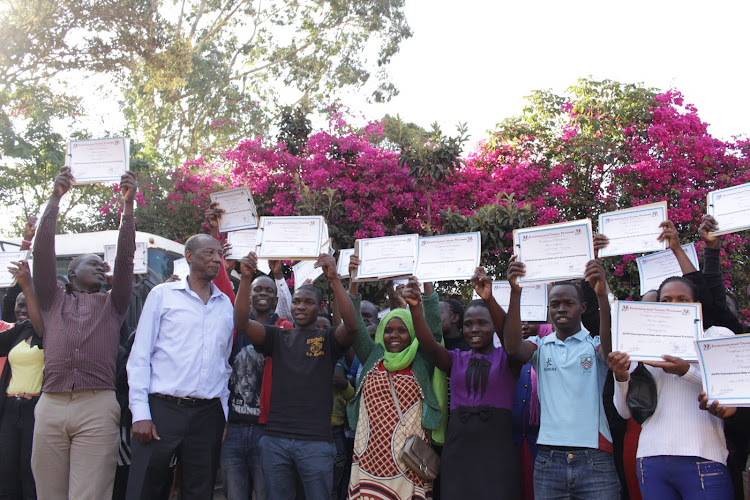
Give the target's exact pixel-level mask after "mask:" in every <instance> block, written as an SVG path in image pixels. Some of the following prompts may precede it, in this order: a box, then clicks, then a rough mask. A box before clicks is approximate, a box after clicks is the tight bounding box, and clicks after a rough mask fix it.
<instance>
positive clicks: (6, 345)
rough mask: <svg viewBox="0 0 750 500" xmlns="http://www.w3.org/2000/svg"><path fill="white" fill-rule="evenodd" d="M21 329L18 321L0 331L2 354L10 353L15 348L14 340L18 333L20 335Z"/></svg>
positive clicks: (0, 350) (0, 351)
mask: <svg viewBox="0 0 750 500" xmlns="http://www.w3.org/2000/svg"><path fill="white" fill-rule="evenodd" d="M20 329H21V326H20V324H19V323H16V324H15V325H13V326H12V327H10V328H8V329H7V330H4V331H2V332H0V356H7V355H8V353H9V352H10V350H11V349H12V348H13V340H14V339H15V338H16V335H18V332H19V331H20ZM6 363H7V361H6Z"/></svg>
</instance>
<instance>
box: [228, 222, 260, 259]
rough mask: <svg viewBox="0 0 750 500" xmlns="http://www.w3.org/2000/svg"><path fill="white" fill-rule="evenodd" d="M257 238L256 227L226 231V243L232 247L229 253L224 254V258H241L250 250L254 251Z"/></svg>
mask: <svg viewBox="0 0 750 500" xmlns="http://www.w3.org/2000/svg"><path fill="white" fill-rule="evenodd" d="M257 238H258V230H257V229H241V230H239V231H232V232H230V233H227V243H229V244H230V245H232V248H231V249H230V250H229V254H228V255H225V256H224V258H225V259H234V260H242V257H244V256H246V255H247V254H249V253H250V252H255V247H256V244H257Z"/></svg>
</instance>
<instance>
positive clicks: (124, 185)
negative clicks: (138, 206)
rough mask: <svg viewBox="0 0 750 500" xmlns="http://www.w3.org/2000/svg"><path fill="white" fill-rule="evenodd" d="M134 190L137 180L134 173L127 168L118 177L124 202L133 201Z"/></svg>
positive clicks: (135, 189)
mask: <svg viewBox="0 0 750 500" xmlns="http://www.w3.org/2000/svg"><path fill="white" fill-rule="evenodd" d="M136 191H138V181H137V180H136V178H135V174H134V173H133V172H131V171H130V170H128V171H127V172H125V173H124V174H122V177H120V192H121V193H122V201H124V202H125V203H133V200H134V199H135V193H136Z"/></svg>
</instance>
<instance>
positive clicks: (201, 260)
mask: <svg viewBox="0 0 750 500" xmlns="http://www.w3.org/2000/svg"><path fill="white" fill-rule="evenodd" d="M221 255H222V250H221V244H220V243H219V242H218V241H216V240H215V239H213V238H212V237H211V236H209V235H207V234H196V235H193V236H191V237H190V238H188V240H187V241H186V242H185V259H186V260H187V261H188V264H189V265H190V278H189V279H191V280H192V279H198V280H201V281H211V280H213V279H214V278H216V277H217V276H218V275H219V270H220V269H221Z"/></svg>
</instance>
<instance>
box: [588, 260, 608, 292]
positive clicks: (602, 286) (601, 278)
mask: <svg viewBox="0 0 750 500" xmlns="http://www.w3.org/2000/svg"><path fill="white" fill-rule="evenodd" d="M583 276H584V279H585V280H586V281H588V282H589V285H591V288H593V289H594V291H595V292H596V294H597V295H603V294H606V293H607V275H606V273H605V272H604V266H602V261H600V260H598V259H594V260H590V261H588V262H587V263H586V271H585V272H584V275H583Z"/></svg>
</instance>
